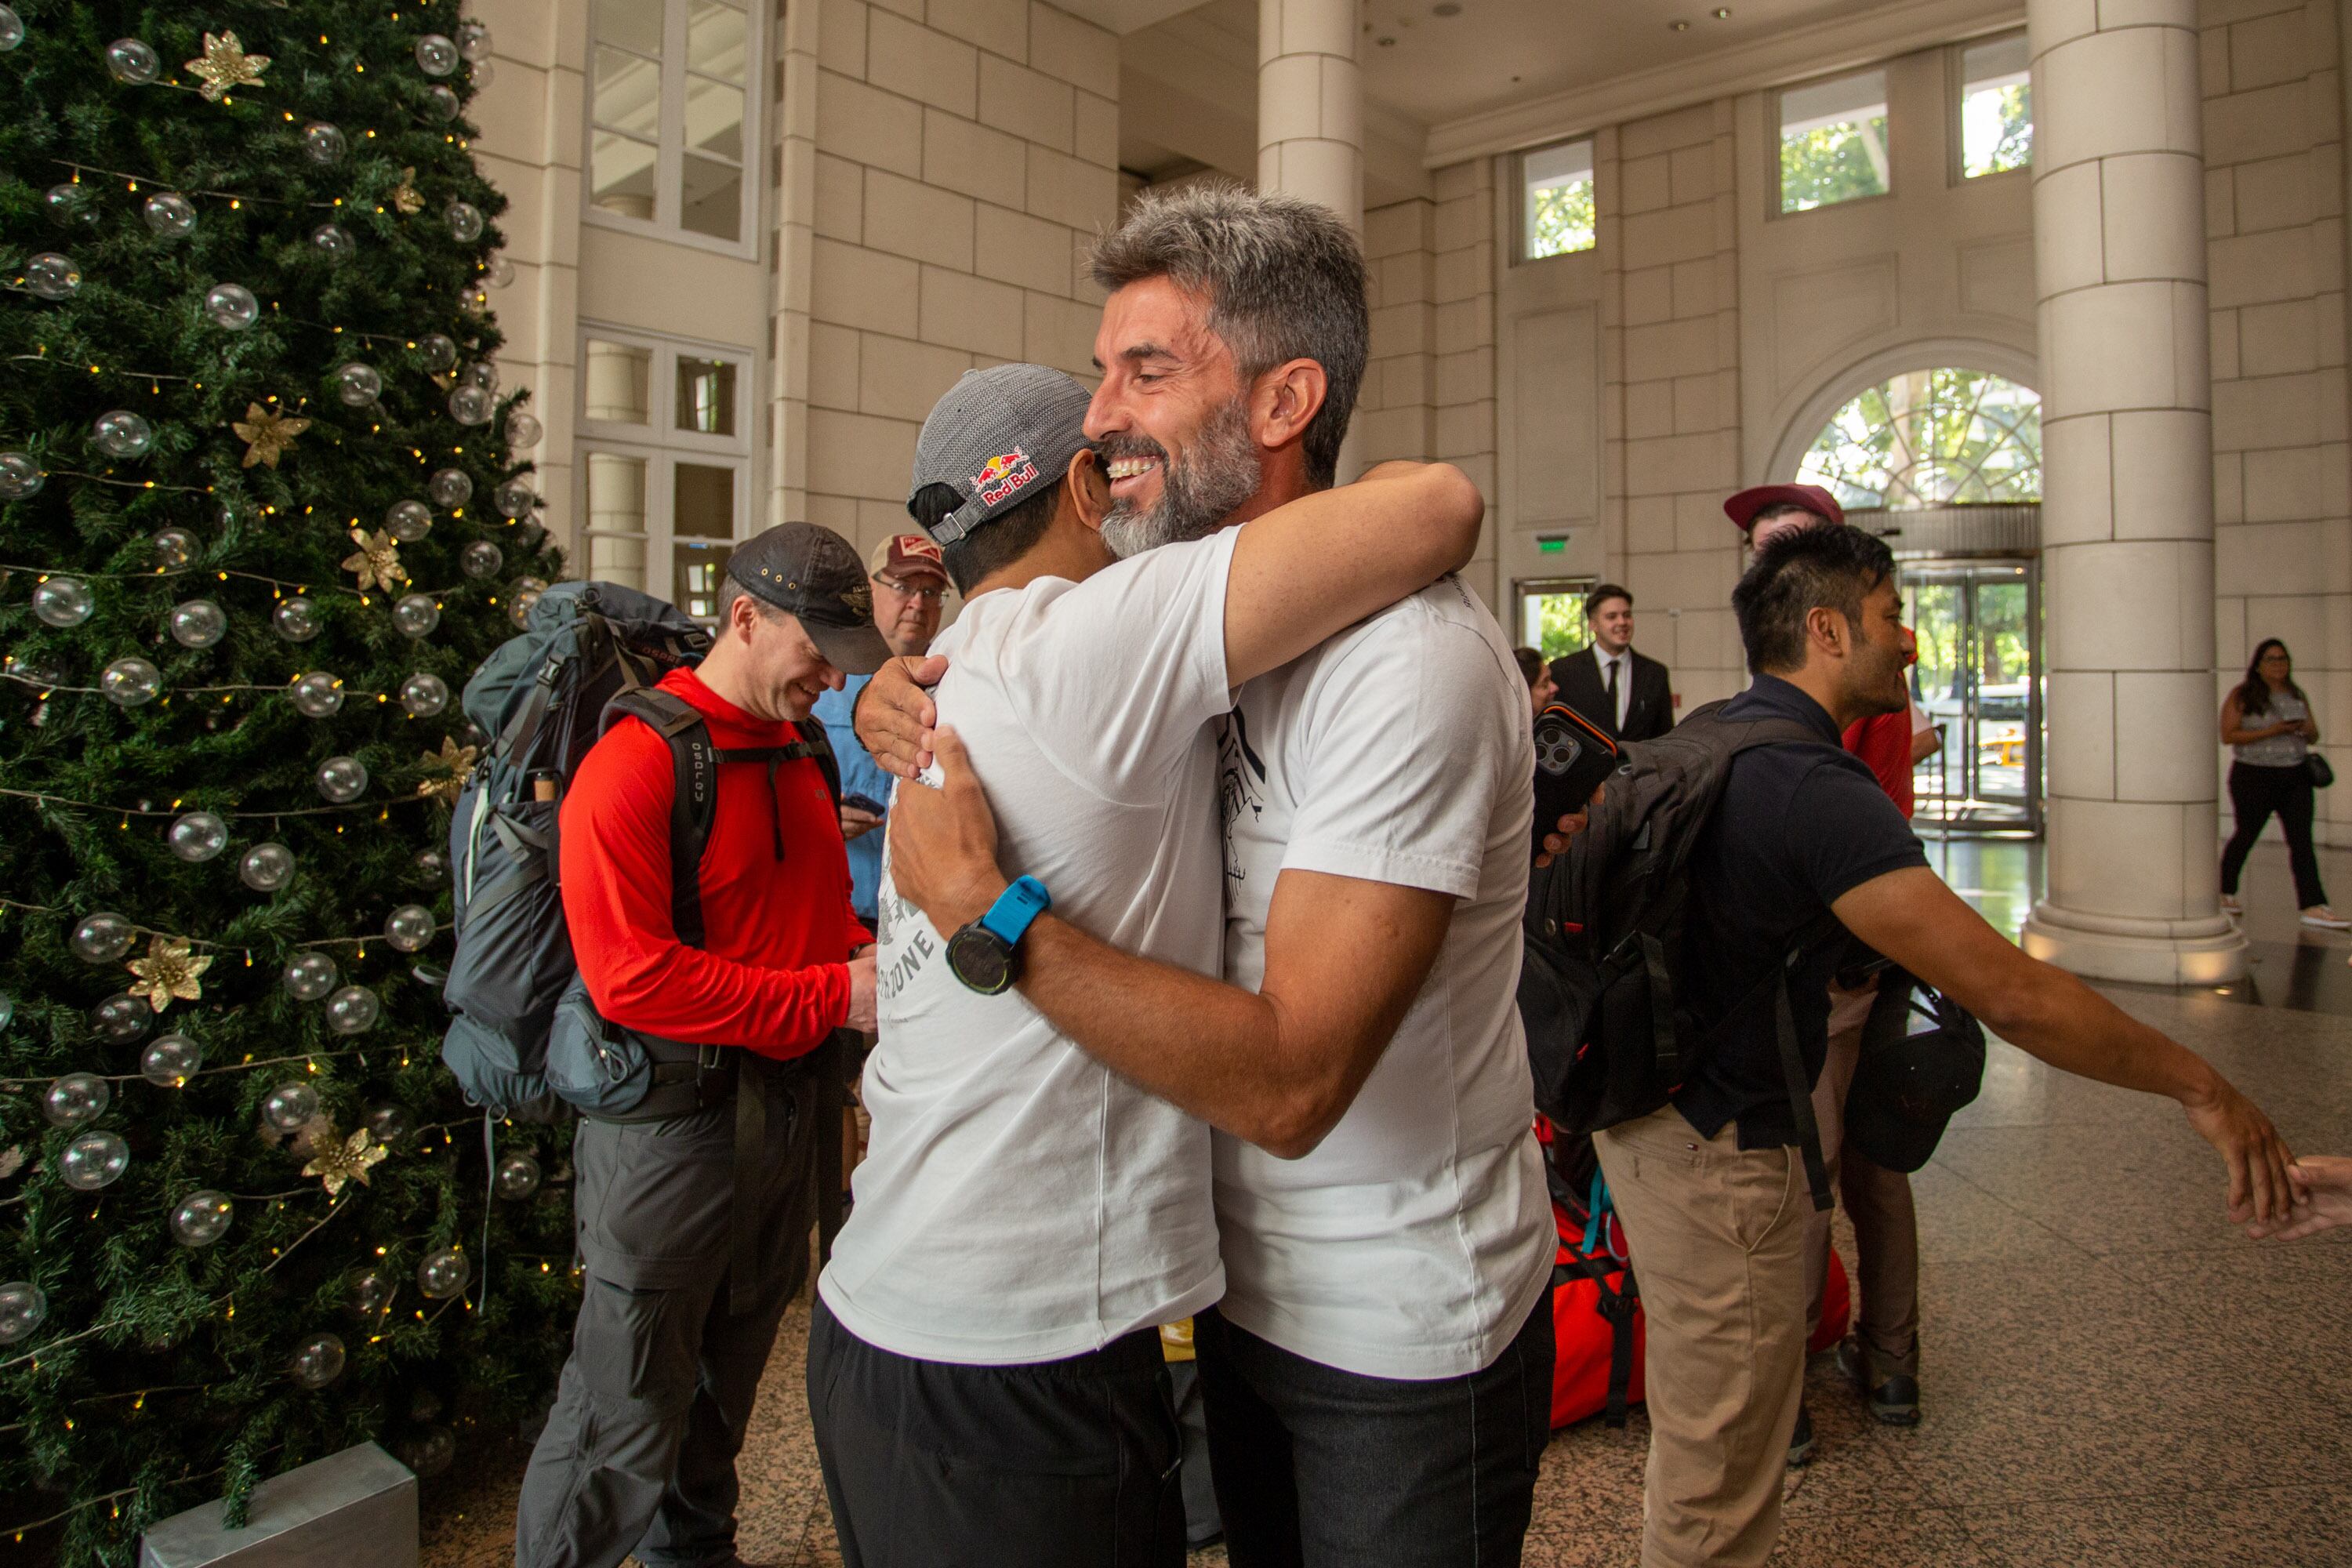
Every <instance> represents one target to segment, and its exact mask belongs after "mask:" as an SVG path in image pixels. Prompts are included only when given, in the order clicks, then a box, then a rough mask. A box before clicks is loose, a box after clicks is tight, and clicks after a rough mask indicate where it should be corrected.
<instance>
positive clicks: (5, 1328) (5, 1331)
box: [0, 13, 49, 1345]
mask: <svg viewBox="0 0 2352 1568" xmlns="http://www.w3.org/2000/svg"><path fill="white" fill-rule="evenodd" d="M12 14H13V13H12ZM48 1315H49V1299H48V1297H47V1295H45V1294H44V1293H43V1292H42V1290H41V1288H40V1287H39V1286H38V1285H36V1284H34V1283H33V1282H32V1281H31V1280H29V1279H11V1280H9V1281H8V1282H7V1283H6V1284H5V1285H0V1345H13V1344H15V1343H16V1342H17V1341H19V1340H21V1339H24V1338H26V1336H27V1335H29V1334H31V1333H32V1331H34V1330H35V1329H37V1328H39V1327H40V1326H41V1322H42V1321H43V1320H44V1319H46V1318H47V1316H48Z"/></svg>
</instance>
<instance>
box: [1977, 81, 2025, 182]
mask: <svg viewBox="0 0 2352 1568" xmlns="http://www.w3.org/2000/svg"><path fill="white" fill-rule="evenodd" d="M1961 119H1962V121H1963V125H1964V130H1965V138H1966V142H1967V146H1966V151H1965V153H1964V165H1965V166H1964V169H1963V172H1964V173H1965V174H1967V175H1968V177H1969V178H1970V179H1975V178H1976V177H1977V176H1978V175H1979V174H2000V173H2002V172H2003V171H2005V170H2009V169H2022V168H2025V167H2027V166H2029V165H2030V164H2032V162H2033V89H2032V86H2031V85H2030V84H2028V83H2024V82H2016V83H2012V84H2011V85H2010V86H2008V87H2000V88H1993V89H1990V90H1986V91H1980V92H1974V93H1970V94H1969V99H1968V102H1967V104H1966V105H1965V106H1964V107H1963V109H1962V110H1961Z"/></svg>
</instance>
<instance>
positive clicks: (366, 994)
mask: <svg viewBox="0 0 2352 1568" xmlns="http://www.w3.org/2000/svg"><path fill="white" fill-rule="evenodd" d="M382 1014H383V1003H381V1002H379V1001H377V1000H376V996H375V993H374V992H373V991H371V990H369V989H368V988H367V987H366V986H364V985H346V986H344V987H343V988H342V989H341V990H340V991H338V992H336V993H335V994H333V995H332V996H330V997H328V998H327V1027H328V1028H330V1029H332V1030H333V1031H334V1032H335V1033H336V1034H338V1035H357V1034H363V1033H365V1032H366V1031H367V1030H369V1029H372V1028H373V1027H375V1021H376V1019H377V1018H378V1017H379V1016H382Z"/></svg>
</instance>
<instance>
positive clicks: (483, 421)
mask: <svg viewBox="0 0 2352 1568" xmlns="http://www.w3.org/2000/svg"><path fill="white" fill-rule="evenodd" d="M497 406H498V400H497V399H496V398H494V397H493V396H491V395H490V394H488V393H487V392H485V391H483V390H482V389H481V388H480V387H478V386H460V387H457V388H456V389H455V390H453V391H452V392H451V393H450V394H449V417H450V418H452V419H455V420H456V421H457V423H458V424H460V425H487V424H488V423H489V422H490V415H491V414H492V413H493V412H494V411H495V410H496V408H497Z"/></svg>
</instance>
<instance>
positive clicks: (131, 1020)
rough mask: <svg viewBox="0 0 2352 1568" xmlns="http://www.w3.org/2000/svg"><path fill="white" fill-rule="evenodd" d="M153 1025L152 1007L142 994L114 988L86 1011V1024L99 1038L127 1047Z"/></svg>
mask: <svg viewBox="0 0 2352 1568" xmlns="http://www.w3.org/2000/svg"><path fill="white" fill-rule="evenodd" d="M154 1025H155V1009H154V1008H153V1007H152V1006H151V1005H148V1001H147V998H146V997H144V996H133V995H132V994H131V993H130V992H128V991H118V992H116V993H115V994H113V995H111V996H109V997H108V998H107V999H106V1000H105V1001H103V1002H100V1004H99V1005H97V1006H95V1007H92V1008H91V1009H90V1010H89V1026H90V1027H91V1028H93V1029H95V1030H97V1031H98V1033H99V1036H100V1038H102V1039H105V1040H108V1041H110V1042H111V1043H112V1044H114V1045H118V1046H127V1045H129V1044H130V1043H131V1041H133V1040H135V1039H138V1038H140V1037H142V1036H143V1035H145V1034H146V1033H147V1031H148V1030H149V1029H151V1028H152V1027H154Z"/></svg>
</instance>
